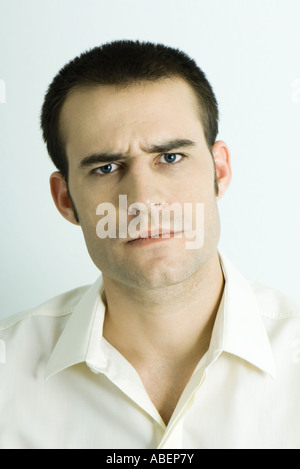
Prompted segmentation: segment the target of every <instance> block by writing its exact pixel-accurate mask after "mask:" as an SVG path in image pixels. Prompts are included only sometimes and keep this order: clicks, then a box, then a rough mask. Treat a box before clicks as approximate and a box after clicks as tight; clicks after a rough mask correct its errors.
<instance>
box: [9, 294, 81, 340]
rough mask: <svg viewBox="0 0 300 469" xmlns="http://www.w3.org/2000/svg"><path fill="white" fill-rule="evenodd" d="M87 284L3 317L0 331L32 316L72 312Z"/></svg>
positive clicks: (60, 315) (64, 314) (57, 315)
mask: <svg viewBox="0 0 300 469" xmlns="http://www.w3.org/2000/svg"><path fill="white" fill-rule="evenodd" d="M88 288H89V285H87V286H82V287H78V288H75V289H73V290H70V291H68V292H65V293H62V294H60V295H57V296H55V297H54V298H51V299H50V300H48V301H46V302H44V303H42V304H40V305H38V306H36V307H34V308H32V309H29V310H26V311H22V312H20V313H17V314H15V315H12V316H9V317H7V318H4V319H2V320H1V321H0V332H1V331H2V332H4V331H6V330H8V329H12V328H14V327H15V326H19V325H20V324H22V323H24V322H28V320H32V319H34V318H37V319H38V318H63V317H65V316H68V315H70V314H72V312H73V310H74V308H75V307H76V305H77V303H78V302H79V301H80V299H81V298H82V296H83V295H84V294H85V292H86V291H87V290H88Z"/></svg>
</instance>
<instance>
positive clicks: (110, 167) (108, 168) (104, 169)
mask: <svg viewBox="0 0 300 469" xmlns="http://www.w3.org/2000/svg"><path fill="white" fill-rule="evenodd" d="M116 169H118V165H117V164H114V163H109V164H106V165H104V166H100V167H99V168H96V169H95V170H94V172H95V173H98V174H103V175H104V174H110V173H113V172H114V171H116Z"/></svg>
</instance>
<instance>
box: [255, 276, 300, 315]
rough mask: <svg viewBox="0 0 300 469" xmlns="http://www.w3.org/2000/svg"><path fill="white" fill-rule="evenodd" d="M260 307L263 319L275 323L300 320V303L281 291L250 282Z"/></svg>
mask: <svg viewBox="0 0 300 469" xmlns="http://www.w3.org/2000/svg"><path fill="white" fill-rule="evenodd" d="M250 285H251V287H252V290H253V292H254V294H255V297H256V301H257V303H258V305H259V308H260V312H261V315H262V317H264V318H266V319H271V320H274V321H280V320H289V319H295V320H297V319H298V320H300V303H299V302H297V301H296V300H294V299H293V298H290V297H289V296H287V295H286V294H284V293H283V292H281V291H278V290H276V289H274V288H271V287H269V286H266V285H262V284H260V283H257V282H250Z"/></svg>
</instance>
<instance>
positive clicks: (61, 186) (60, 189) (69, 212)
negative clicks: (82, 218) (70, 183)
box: [50, 171, 80, 226]
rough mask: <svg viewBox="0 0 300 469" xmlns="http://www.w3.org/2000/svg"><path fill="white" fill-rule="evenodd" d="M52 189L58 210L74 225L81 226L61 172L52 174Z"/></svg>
mask: <svg viewBox="0 0 300 469" xmlns="http://www.w3.org/2000/svg"><path fill="white" fill-rule="evenodd" d="M50 187H51V194H52V198H53V200H54V203H55V205H56V208H57V210H58V211H59V212H60V213H61V215H62V216H63V217H64V218H65V219H66V220H68V221H69V222H71V223H73V224H74V225H78V226H80V223H78V221H77V220H76V217H75V214H74V210H73V205H72V201H71V199H70V196H69V191H68V187H67V183H66V180H65V178H64V176H63V175H62V173H61V172H59V171H56V172H55V173H53V174H51V176H50Z"/></svg>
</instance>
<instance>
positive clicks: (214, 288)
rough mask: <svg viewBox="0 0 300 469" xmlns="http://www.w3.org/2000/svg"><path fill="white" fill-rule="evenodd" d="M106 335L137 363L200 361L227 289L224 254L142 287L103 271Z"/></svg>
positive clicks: (127, 356) (144, 364)
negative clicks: (157, 285)
mask: <svg viewBox="0 0 300 469" xmlns="http://www.w3.org/2000/svg"><path fill="white" fill-rule="evenodd" d="M103 279H104V288H105V294H106V299H107V305H108V306H107V311H106V316H105V321H104V330H103V333H104V337H105V338H106V339H107V340H108V341H109V342H110V343H111V344H112V345H113V346H114V347H115V348H117V349H118V350H119V352H120V353H122V354H123V355H124V356H125V358H127V359H128V361H130V362H131V364H132V365H133V366H135V367H136V368H139V367H140V366H147V362H149V361H151V360H153V358H157V359H159V360H160V361H163V360H166V361H169V360H174V361H176V360H177V362H180V360H181V361H182V360H187V361H189V362H192V363H194V362H195V366H196V365H197V362H198V361H199V360H200V358H201V356H202V355H203V354H204V353H205V352H206V350H207V349H208V346H209V342H210V338H211V334H212V329H213V325H214V321H215V318H216V314H217V311H218V307H219V304H220V301H221V298H222V294H223V289H224V278H223V273H222V268H221V265H220V261H219V257H218V253H217V252H216V253H215V254H214V255H213V256H212V257H211V258H210V259H209V260H208V261H207V262H206V264H205V265H204V266H202V267H201V269H199V271H197V272H196V273H195V274H194V275H193V276H191V277H190V278H189V279H187V280H185V281H184V282H182V283H180V284H176V285H172V286H168V287H166V288H161V289H154V290H140V289H136V290H135V289H132V288H128V286H125V285H124V284H121V283H119V282H115V281H114V280H113V279H111V278H108V277H105V276H103Z"/></svg>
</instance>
